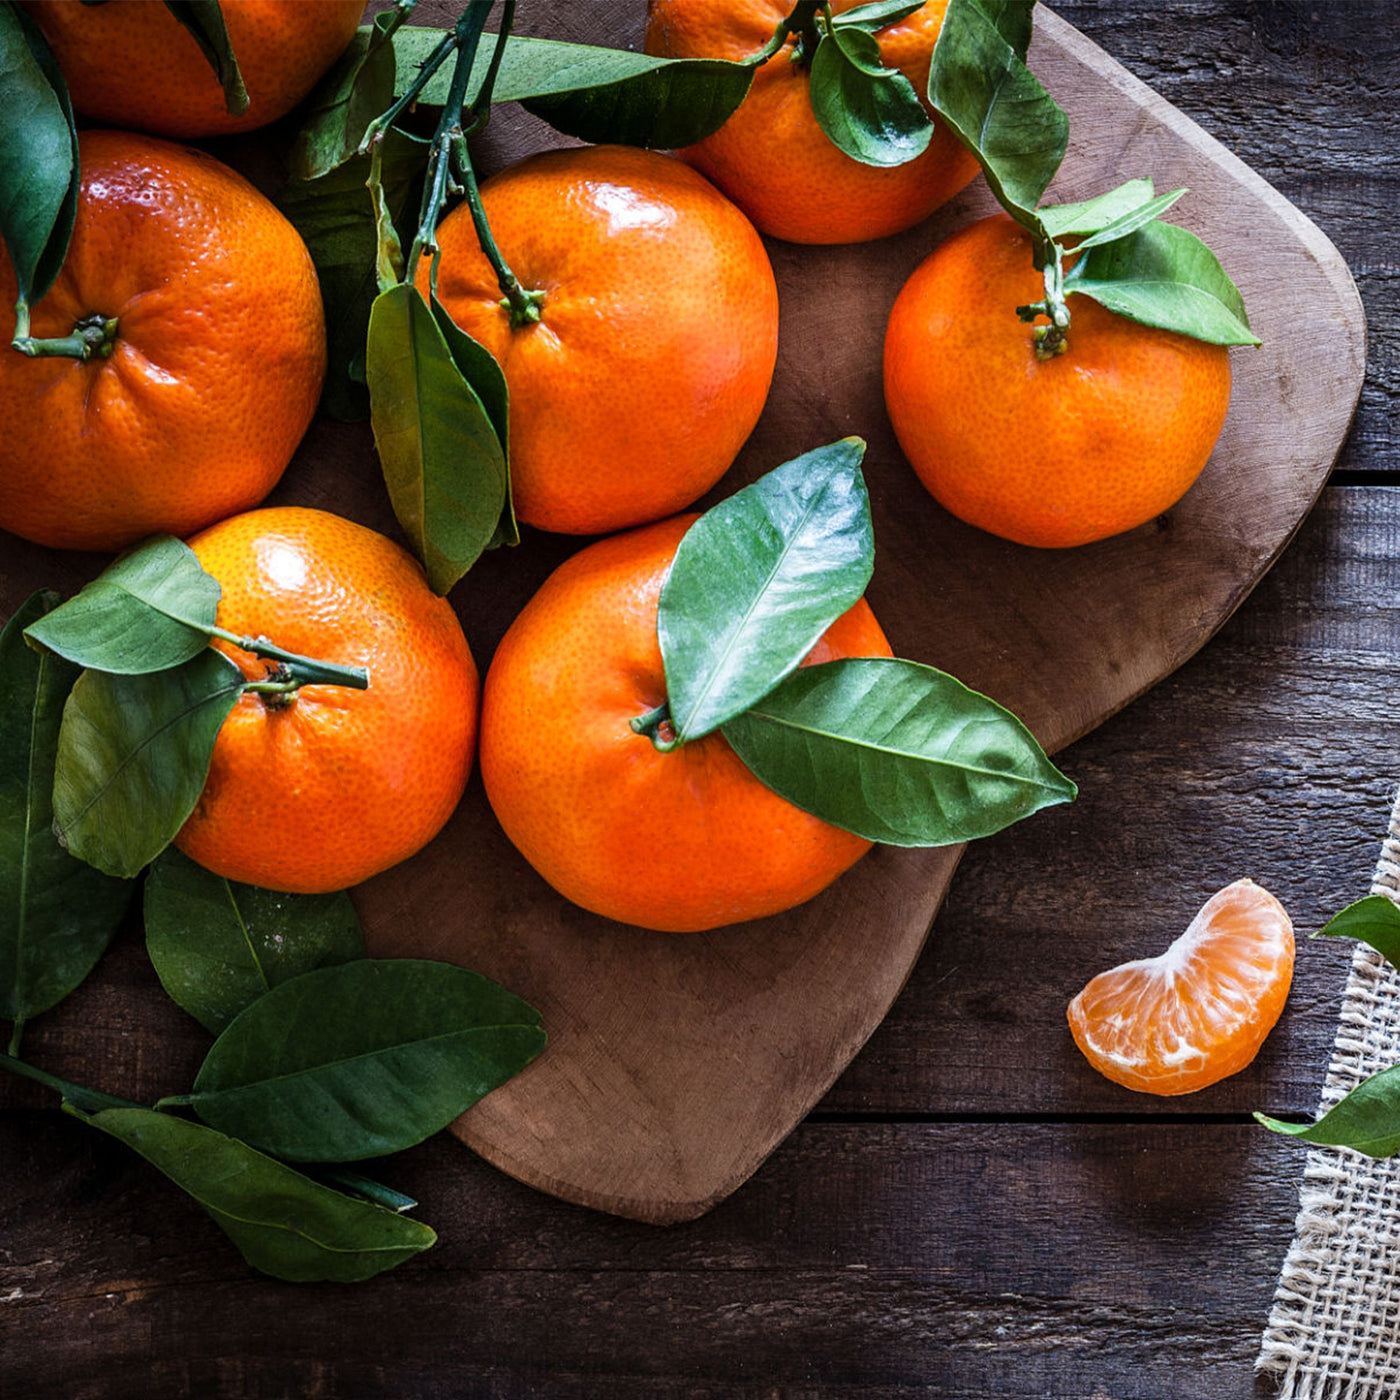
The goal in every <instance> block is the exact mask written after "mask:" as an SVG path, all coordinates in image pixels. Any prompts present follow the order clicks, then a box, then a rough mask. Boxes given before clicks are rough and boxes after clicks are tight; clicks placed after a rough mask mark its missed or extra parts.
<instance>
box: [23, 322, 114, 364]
mask: <svg viewBox="0 0 1400 1400" xmlns="http://www.w3.org/2000/svg"><path fill="white" fill-rule="evenodd" d="M25 321H26V324H25V332H26V333H25V334H23V335H21V334H19V333H18V327H17V328H16V335H15V338H14V339H13V340H12V341H11V342H10V344H11V345H13V346H14V348H15V349H16V350H18V351H19V352H20V354H22V355H28V356H29V357H30V358H31V359H46V358H52V359H56V358H59V357H66V358H68V359H70V360H79V361H81V362H82V363H83V364H87V362H88V361H89V360H105V359H106V358H107V356H108V355H110V354H111V353H112V350H113V347H114V346H115V345H116V343H117V318H116V317H115V316H101V315H97V314H93V315H91V316H84V317H83V319H82V320H81V321H79V322H78V324H77V325H76V326H74V327H73V332H72V334H71V335H65V336H58V337H56V338H54V339H52V340H43V339H40V340H36V339H35V338H34V337H33V336H31V335H29V334H28V333H27V332H28V317H26V318H25Z"/></svg>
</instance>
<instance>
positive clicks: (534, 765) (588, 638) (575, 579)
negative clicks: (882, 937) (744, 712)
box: [481, 517, 890, 932]
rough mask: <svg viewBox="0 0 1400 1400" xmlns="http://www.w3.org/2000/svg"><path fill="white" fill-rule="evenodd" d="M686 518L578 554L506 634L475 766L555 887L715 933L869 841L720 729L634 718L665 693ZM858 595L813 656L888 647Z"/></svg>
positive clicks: (619, 911) (776, 905)
mask: <svg viewBox="0 0 1400 1400" xmlns="http://www.w3.org/2000/svg"><path fill="white" fill-rule="evenodd" d="M691 519H692V517H678V518H676V519H673V520H665V521H662V522H660V523H659V524H655V525H650V526H647V527H645V528H643V529H640V530H634V531H631V532H629V533H627V534H623V535H616V536H614V537H612V538H611V539H607V540H602V541H600V542H598V543H597V544H593V545H590V546H589V547H588V548H586V549H584V550H582V551H580V552H579V553H578V554H576V555H574V556H573V558H572V559H570V560H568V561H567V562H566V563H564V564H563V565H561V566H560V568H558V569H557V570H555V572H554V573H553V574H551V575H550V577H549V578H548V579H547V580H546V581H545V583H544V585H543V586H542V587H541V588H540V589H539V591H538V592H537V593H536V594H535V596H534V597H533V598H532V599H531V600H530V602H529V603H528V604H527V605H526V607H525V609H524V610H523V611H522V612H521V614H520V615H519V617H517V618H516V620H515V622H514V623H512V625H511V627H510V630H509V631H508V632H507V633H506V635H505V637H504V639H503V640H502V642H501V645H500V646H499V648H498V649H497V651H496V655H495V657H494V659H493V660H492V662H491V666H490V669H489V671H488V672H487V676H486V684H485V688H484V692H483V698H482V729H481V774H482V779H483V781H484V782H485V784H486V794H487V797H488V798H489V799H490V801H491V806H492V808H493V809H494V810H495V813H496V816H497V818H498V819H499V820H500V823H501V826H502V827H503V828H504V830H505V833H506V835H507V836H509V837H510V839H511V841H512V842H514V844H515V845H516V847H517V848H518V849H519V850H520V852H521V853H522V854H523V855H524V856H525V858H526V860H528V861H529V862H530V864H531V865H532V866H534V868H535V869H536V870H537V871H538V872H539V873H540V874H541V875H542V876H543V877H544V878H545V880H547V881H548V882H549V883H550V884H551V885H553V886H554V888H555V889H556V890H558V891H559V893H561V894H562V895H564V896H565V897H566V898H568V899H571V900H573V901H574V903H576V904H580V905H582V906H583V907H584V908H585V909H590V910H592V911H593V912H594V913H598V914H602V915H604V916H605V917H607V918H610V919H617V920H620V921H621V922H623V923H629V924H636V925H640V926H641V927H643V928H650V929H658V930H663V931H667V932H691V931H696V930H701V929H710V928H717V927H719V926H721V925H724V924H731V923H736V922H739V921H740V920H745V919H756V918H760V917H762V916H764V915H767V914H776V913H779V912H781V911H782V910H785V909H790V908H792V907H793V906H794V905H796V904H800V903H802V902H803V901H805V900H808V899H810V898H812V897H813V896H814V895H816V894H817V893H819V892H820V891H821V890H823V889H825V888H826V886H827V885H829V884H830V883H831V882H832V881H833V880H834V879H836V877H837V876H838V875H840V874H842V873H843V872H844V871H845V870H847V869H849V868H850V867H851V866H852V865H854V864H855V862H856V861H857V860H858V859H859V858H860V857H861V856H862V855H864V854H865V852H866V851H867V850H869V849H870V842H868V841H866V840H864V839H862V838H861V837H859V836H854V835H852V834H851V833H850V832H847V831H842V830H841V829H840V828H838V827H834V826H831V825H829V824H828V823H826V822H824V821H821V820H820V819H819V818H817V817H813V816H809V815H808V814H807V813H805V812H802V811H800V810H799V809H798V808H796V807H794V806H793V805H792V804H791V803H790V802H788V801H786V800H785V799H784V798H781V797H779V796H778V795H777V794H776V793H774V792H772V791H771V790H770V789H768V788H767V787H765V786H764V785H763V784H762V783H761V782H759V780H758V779H757V778H755V777H754V776H753V774H752V773H750V772H749V770H748V769H747V768H746V767H745V766H744V764H743V763H742V762H741V761H740V759H739V757H738V755H736V754H735V752H734V750H733V749H732V748H730V746H729V744H728V742H727V741H726V740H725V739H724V737H723V735H721V734H720V733H718V732H716V733H712V734H707V735H705V736H704V737H703V738H700V739H695V740H691V741H690V742H688V743H685V744H681V745H680V746H678V747H676V748H674V749H672V750H670V751H669V752H665V753H663V752H660V751H659V750H658V749H657V747H656V746H655V745H654V744H653V743H652V741H651V740H650V739H649V738H647V737H645V736H644V735H642V734H639V733H636V732H635V731H634V730H633V729H632V727H631V721H632V720H633V719H634V718H636V717H638V716H640V715H642V714H644V713H646V712H648V711H651V710H654V709H656V708H657V707H658V706H660V705H661V703H662V702H663V701H664V700H665V699H666V679H665V673H664V670H663V666H662V661H661V649H660V645H659V643H658V642H657V636H656V619H657V603H658V599H659V597H660V593H661V585H662V582H663V580H664V578H665V576H666V572H667V570H668V569H669V567H670V563H671V559H672V557H673V556H674V554H675V551H676V546H677V545H678V544H679V543H680V539H681V536H682V535H683V534H684V533H685V531H686V529H687V528H688V527H689V525H690V523H691ZM889 654H890V648H889V643H888V642H887V641H886V640H885V636H884V633H883V632H882V631H881V630H880V626H879V624H878V623H877V622H876V621H875V618H874V615H873V614H872V613H871V611H870V608H869V606H868V605H867V604H866V603H865V601H864V600H863V599H862V600H861V601H860V602H858V603H857V604H856V605H855V606H854V607H853V608H851V609H850V610H849V611H848V612H846V613H844V614H843V615H842V616H841V617H840V618H838V619H837V620H836V621H835V622H834V623H833V624H832V625H831V627H829V628H828V629H827V631H826V633H825V634H824V635H823V637H822V638H821V640H820V641H819V642H818V644H817V646H816V648H815V649H814V650H813V651H812V653H811V654H810V655H809V656H808V657H807V660H806V662H805V663H804V664H810V663H812V662H816V661H829V660H834V659H836V658H838V657H843V656H888V655H889Z"/></svg>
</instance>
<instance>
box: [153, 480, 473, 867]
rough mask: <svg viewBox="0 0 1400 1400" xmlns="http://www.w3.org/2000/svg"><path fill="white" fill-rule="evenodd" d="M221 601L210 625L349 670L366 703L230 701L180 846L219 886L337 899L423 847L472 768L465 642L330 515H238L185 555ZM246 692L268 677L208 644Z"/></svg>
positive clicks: (432, 601)
mask: <svg viewBox="0 0 1400 1400" xmlns="http://www.w3.org/2000/svg"><path fill="white" fill-rule="evenodd" d="M189 543H190V548H191V549H193V550H194V552H195V555H196V557H197V558H198V559H199V562H200V563H201V564H202V565H203V566H204V568H205V570H206V571H207V572H208V573H210V574H212V575H213V576H214V577H215V578H216V579H218V581H219V583H220V585H221V586H222V588H223V596H222V598H221V600H220V603H219V611H218V619H217V621H218V625H219V626H220V627H222V628H225V629H226V630H228V631H230V632H233V633H235V634H237V635H238V636H240V637H267V638H269V639H270V640H271V641H273V642H274V643H276V645H277V646H278V647H280V648H282V649H283V650H285V651H289V652H294V653H299V654H301V655H304V656H307V657H313V658H315V659H316V660H318V661H322V662H334V663H338V664H340V665H345V666H362V667H364V668H365V669H366V670H367V671H368V673H369V684H368V686H367V687H366V688H365V689H364V690H356V689H351V688H349V687H346V686H339V685H318V684H307V685H302V686H301V687H300V688H299V689H297V690H296V691H295V692H294V694H293V695H292V696H291V697H290V699H288V698H286V697H282V696H275V697H271V698H264V697H263V696H262V695H259V694H251V693H246V694H244V695H242V696H240V698H239V700H238V701H237V703H236V704H235V706H234V708H233V710H232V712H231V713H230V714H229V716H228V718H227V719H226V720H225V721H224V724H223V727H222V728H221V729H220V731H219V736H218V739H217V740H216V741H215V744H214V753H213V758H212V761H211V763H210V766H209V777H208V780H207V781H206V783H205V786H204V791H203V793H202V794H201V796H200V799H199V802H198V804H197V805H196V807H195V810H194V812H193V813H192V815H191V816H190V817H189V819H188V820H187V821H186V823H185V825H184V826H183V827H182V828H181V830H180V833H179V835H178V836H177V837H176V840H175V844H176V845H177V846H178V847H179V848H180V849H181V850H182V851H184V853H185V854H186V855H187V856H190V857H191V858H192V859H194V860H196V861H198V862H199V863H200V864H201V865H203V866H206V867H207V868H208V869H210V870H212V871H214V872H215V873H216V874H218V875H223V876H225V877H226V878H228V879H230V880H237V881H240V882H242V883H244V884H249V885H259V886H262V887H263V888H266V889H275V890H286V891H289V892H292V893H325V892H328V891H331V890H340V889H345V888H347V887H349V886H350V885H354V884H358V883H359V882H360V881H361V880H365V879H368V878H369V876H371V875H374V874H377V873H379V872H380V871H381V870H385V869H387V868H388V867H389V866H391V865H395V864H397V863H398V862H399V861H401V860H405V859H406V858H407V857H409V856H411V855H413V854H414V853H415V852H416V851H417V850H419V849H420V848H421V847H422V846H424V845H426V844H427V842H428V841H430V840H431V839H432V838H433V836H435V835H436V834H437V832H438V830H439V829H440V828H441V827H442V825H443V823H444V822H445V821H446V820H447V818H448V817H449V816H451V814H452V812H453V810H454V809H455V808H456V806H457V803H458V801H459V800H460V798H461V796H462V792H463V790H464V788H465V787H466V783H467V778H468V776H469V775H470V773H471V768H472V761H473V757H474V753H475V745H476V731H477V708H478V678H477V671H476V666H475V663H474V662H473V660H472V655H471V651H470V650H469V648H468V646H467V642H466V638H465V637H464V636H463V635H462V629H461V625H460V624H459V623H458V621H457V616H456V614H455V613H454V612H453V610H452V607H451V605H450V604H449V603H448V602H447V600H446V599H445V598H440V597H438V596H437V595H436V594H435V593H433V592H432V591H431V590H430V589H429V587H428V583H427V579H426V578H425V577H424V574H423V570H422V568H421V567H420V566H419V564H418V563H417V561H416V560H414V559H413V558H412V557H410V556H409V555H408V554H407V553H406V552H405V551H404V550H402V549H401V548H400V547H399V546H398V545H396V544H395V543H393V541H392V540H389V539H386V538H385V537H384V536H383V535H380V534H378V533H376V532H375V531H373V530H370V529H367V528H366V527H364V526H363V525H357V524H355V523H354V522H352V521H349V520H345V519H342V518H341V517H339V516H336V515H331V514H329V513H327V512H325V511H318V510H308V509H302V508H297V507H283V508H278V509H270V510H258V511H249V512H247V513H246V514H243V515H238V516H234V517H233V518H232V519H229V520H225V521H221V522H220V523H219V524H217V525H215V526H213V527H211V528H210V529H208V530H206V531H204V532H203V533H201V534H199V535H196V536H195V537H194V538H193V539H192V540H191V541H190V542H189ZM214 645H216V646H218V647H219V648H220V649H221V650H222V651H224V652H225V653H226V654H227V655H228V656H230V657H231V658H232V659H233V660H234V661H235V662H236V663H237V664H238V666H239V669H240V670H242V671H243V673H244V675H245V676H247V677H248V678H249V679H250V680H254V681H263V680H264V679H266V678H267V677H268V676H269V675H271V674H274V673H275V663H273V662H270V661H267V660H262V659H260V658H258V657H255V656H253V655H252V654H251V653H250V652H247V651H244V650H242V649H241V648H239V647H236V646H233V645H231V644H229V643H227V642H224V641H218V642H215V644H214Z"/></svg>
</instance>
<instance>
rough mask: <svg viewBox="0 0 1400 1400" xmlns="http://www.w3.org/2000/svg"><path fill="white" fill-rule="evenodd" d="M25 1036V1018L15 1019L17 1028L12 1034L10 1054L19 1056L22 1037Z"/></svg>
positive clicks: (18, 1017)
mask: <svg viewBox="0 0 1400 1400" xmlns="http://www.w3.org/2000/svg"><path fill="white" fill-rule="evenodd" d="M23 1034H24V1017H23V1016H16V1017H15V1028H14V1030H12V1031H11V1032H10V1054H11V1055H18V1054H19V1042H20V1037H21V1036H22V1035H23Z"/></svg>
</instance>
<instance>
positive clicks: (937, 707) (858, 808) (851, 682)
mask: <svg viewBox="0 0 1400 1400" xmlns="http://www.w3.org/2000/svg"><path fill="white" fill-rule="evenodd" d="M724 737H725V738H726V739H728V740H729V742H730V743H731V744H732V745H733V746H734V749H735V751H736V752H737V753H738V755H739V757H740V758H742V759H743V760H744V763H745V764H746V765H747V766H748V767H749V769H750V770H751V771H752V772H753V773H754V774H755V775H756V776H757V777H758V778H759V779H760V780H761V781H763V782H764V783H766V784H767V785H768V786H769V787H770V788H772V789H773V790H774V792H777V793H779V794H780V795H781V796H783V797H786V798H787V799H788V801H789V802H792V803H794V804H795V805H796V806H798V807H801V808H802V809H803V811H806V812H811V813H813V814H814V815H816V816H819V817H821V818H823V820H825V821H828V822H831V823H832V824H833V825H835V826H840V827H844V828H845V829H846V830H847V831H854V832H856V833H857V834H858V835H860V836H864V837H866V838H867V839H868V840H871V841H884V842H887V843H888V844H890V845H893V846H946V845H952V844H954V843H956V842H960V841H971V840H974V839H976V838H977V837H979V836H988V835H990V834H991V833H992V832H994V831H1000V830H1001V829H1002V828H1003V827H1005V826H1009V825H1010V824H1011V823H1012V822H1016V821H1020V820H1021V818H1022V817H1028V816H1030V815H1031V813H1032V812H1036V811H1039V810H1040V809H1041V808H1042V807H1048V806H1052V805H1054V804H1055V803H1059V802H1068V801H1070V800H1071V799H1072V798H1073V797H1074V795H1075V786H1074V784H1073V783H1072V782H1070V781H1069V779H1068V778H1066V777H1065V776H1064V775H1063V774H1062V773H1060V772H1059V770H1058V769H1056V768H1055V766H1054V765H1053V764H1052V763H1051V762H1050V760H1049V759H1048V758H1046V756H1045V754H1044V752H1043V751H1042V749H1041V747H1040V745H1039V744H1038V743H1036V741H1035V739H1034V738H1033V737H1032V735H1031V734H1030V732H1029V730H1027V729H1026V727H1025V726H1024V725H1023V724H1022V723H1021V722H1020V720H1018V719H1017V718H1016V717H1015V716H1014V715H1013V714H1011V713H1010V712H1009V711H1008V710H1004V709H1003V708H1002V707H1001V706H1000V705H998V704H996V703H994V702H993V701H991V700H989V699H987V697H986V696H985V695H979V694H977V692H976V691H972V690H969V689H968V688H967V687H966V686H964V685H963V684H962V683H961V682H959V681H956V680H954V679H953V677H952V676H949V675H946V674H945V673H944V672H942V671H936V670H934V669H933V667H931V666H921V665H919V664H918V663H916V662H913V661H897V660H892V659H887V658H863V659H850V660H844V661H830V662H826V663H825V664H823V665H820V666H808V667H804V668H803V669H802V670H800V671H796V672H794V673H793V674H792V675H791V676H789V677H788V679H787V680H785V681H784V682H783V684H782V685H781V686H779V687H778V689H777V690H775V691H774V692H773V693H772V694H771V695H769V696H768V697H767V698H766V699H765V700H762V701H760V702H759V704H757V705H755V706H754V707H753V708H752V709H751V710H749V711H748V712H747V713H745V714H743V715H740V716H739V717H738V718H737V719H734V720H731V721H730V722H729V723H728V724H726V725H725V726H724Z"/></svg>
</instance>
